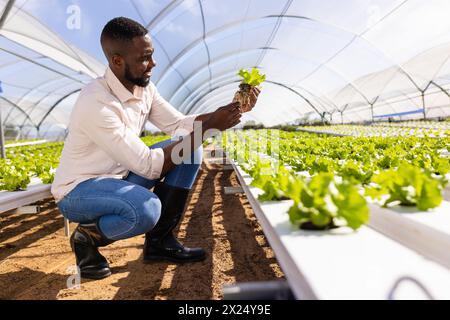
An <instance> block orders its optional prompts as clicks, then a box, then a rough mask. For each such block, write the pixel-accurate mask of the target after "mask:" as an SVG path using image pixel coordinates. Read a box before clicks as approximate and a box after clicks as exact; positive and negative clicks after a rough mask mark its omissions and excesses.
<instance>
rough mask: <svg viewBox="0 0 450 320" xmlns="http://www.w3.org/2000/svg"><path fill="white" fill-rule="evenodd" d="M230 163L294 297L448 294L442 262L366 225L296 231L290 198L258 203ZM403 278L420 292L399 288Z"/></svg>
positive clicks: (245, 179) (244, 178)
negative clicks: (291, 215)
mask: <svg viewBox="0 0 450 320" xmlns="http://www.w3.org/2000/svg"><path fill="white" fill-rule="evenodd" d="M231 163H232V166H233V168H234V170H235V171H236V174H237V176H238V179H239V181H240V183H241V185H242V187H243V189H244V192H245V193H246V195H247V197H248V199H249V202H250V204H251V205H252V207H253V210H254V212H255V214H256V216H257V217H258V219H259V221H260V223H261V225H262V227H263V230H264V233H265V235H266V237H267V239H268V241H269V242H270V244H271V246H272V248H273V250H274V252H275V254H276V256H277V259H278V261H279V263H280V266H281V268H282V269H283V271H284V273H285V274H286V277H287V279H288V281H289V284H290V286H291V289H292V291H293V292H294V294H295V296H296V298H298V299H391V298H401V299H403V298H411V299H420V298H426V297H430V296H433V297H435V298H441V299H445V298H447V299H448V298H449V297H450V289H449V288H450V273H449V272H448V269H446V268H445V267H444V266H442V265H440V264H438V263H435V262H431V261H429V260H427V259H426V258H425V257H423V256H422V255H420V254H418V253H417V252H415V251H413V250H411V249H409V248H407V247H405V246H403V245H402V244H400V243H398V242H396V241H394V240H392V239H390V238H389V237H386V236H384V235H383V234H382V233H379V232H377V231H375V230H373V229H371V228H368V227H364V226H363V227H361V228H360V229H359V230H358V231H356V232H353V231H351V230H350V229H347V228H339V229H335V230H333V231H303V230H300V229H298V228H296V227H294V226H293V225H292V224H291V223H290V222H289V218H288V215H287V210H288V208H289V207H290V206H291V204H292V201H280V202H264V203H261V202H259V201H258V200H257V199H258V195H259V194H261V192H262V191H261V190H259V189H257V188H254V187H250V186H249V185H250V183H251V181H252V179H251V177H250V176H249V175H247V174H246V173H245V172H244V171H242V169H241V168H240V167H239V166H238V165H236V164H235V163H234V162H231ZM403 282H408V284H410V283H413V282H414V283H416V285H418V286H419V287H420V286H422V287H423V288H425V291H424V290H422V289H418V288H417V287H416V288H413V287H410V288H409V290H398V289H399V286H398V285H399V283H403ZM426 291H428V292H427V293H425V292H426ZM397 295H400V297H399V296H397ZM394 296H395V297H394Z"/></svg>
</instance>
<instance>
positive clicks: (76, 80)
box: [0, 48, 83, 83]
mask: <svg viewBox="0 0 450 320" xmlns="http://www.w3.org/2000/svg"><path fill="white" fill-rule="evenodd" d="M0 50H2V51H4V52H6V53H9V54H11V55H13V56H16V57H19V58H20V59H22V60H25V61H28V62H30V63H32V64H35V65H37V66H39V67H41V68H44V69H47V70H49V71H51V72H54V73H57V74H59V75H61V76H63V77H66V78H69V79H71V80H73V81H75V82H80V83H83V81H81V80H78V79H76V78H72V76H69V75H67V74H65V73H62V72H60V71H58V70H55V69H53V68H50V67H48V66H46V65H43V64H41V63H39V62H36V61H33V60H32V59H30V58H27V57H24V56H22V55H20V54H18V53H15V52H12V51H10V50H7V49H5V48H0ZM50 59H51V58H50ZM52 61H54V60H52ZM57 63H58V62H57Z"/></svg>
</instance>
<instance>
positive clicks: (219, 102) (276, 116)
mask: <svg viewBox="0 0 450 320" xmlns="http://www.w3.org/2000/svg"><path fill="white" fill-rule="evenodd" d="M228 91H231V90H228ZM226 92H227V91H225V92H223V93H226ZM216 97H217V96H212V97H209V98H208V99H207V100H205V101H204V102H203V103H202V105H205V104H206V103H208V102H209V101H210V100H211V99H213V98H216ZM216 102H217V105H222V104H225V103H228V102H229V100H228V99H226V98H222V99H219V100H217V101H216ZM203 109H205V108H203ZM297 114H299V113H298V112H297ZM299 115H300V114H299ZM246 116H248V117H251V118H253V119H254V120H256V121H258V122H265V121H264V120H263V118H261V117H258V116H257V115H256V114H246ZM274 119H276V120H277V121H279V122H283V118H282V117H280V116H279V115H277V114H275V116H274Z"/></svg>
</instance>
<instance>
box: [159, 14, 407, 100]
mask: <svg viewBox="0 0 450 320" xmlns="http://www.w3.org/2000/svg"><path fill="white" fill-rule="evenodd" d="M280 17H281V18H283V17H295V18H297V19H305V20H308V21H313V22H317V23H322V24H325V25H327V26H332V27H335V26H333V25H331V24H326V23H323V22H320V21H316V20H313V19H311V18H308V17H303V16H277V15H271V16H265V17H261V18H251V19H241V20H238V21H235V22H232V23H229V24H227V25H224V26H221V27H219V28H216V29H215V30H212V31H210V32H208V34H207V35H206V38H208V37H211V36H214V35H216V34H220V33H221V32H223V31H225V30H227V29H230V28H233V27H235V26H238V25H240V24H241V23H243V22H251V21H256V20H259V19H265V18H280ZM335 28H338V27H335ZM340 30H342V31H344V32H349V33H351V32H350V31H348V30H345V29H340ZM352 34H354V33H352ZM361 39H363V40H365V41H366V42H367V43H369V44H370V45H371V47H374V48H375V46H373V45H372V44H371V43H370V42H368V41H367V40H366V39H364V38H361ZM202 41H204V40H203V38H198V39H196V40H194V41H193V42H191V43H190V44H189V45H188V46H187V47H185V48H184V49H183V50H182V51H181V52H180V53H179V54H178V55H177V56H176V57H175V58H174V59H173V60H172V61H170V60H169V64H168V65H167V66H166V68H165V69H164V70H163V71H162V73H161V76H160V77H159V78H158V80H156V82H155V85H158V84H159V83H160V82H161V81H163V80H164V78H165V77H167V74H168V73H169V71H170V69H171V68H173V69H175V70H176V68H175V67H174V65H175V64H176V63H177V62H178V61H179V60H181V59H182V58H183V57H184V56H185V55H186V54H188V53H189V52H190V51H191V50H193V49H195V48H196V47H197V46H198V45H199V44H201V43H202ZM218 41H220V40H218ZM304 60H305V61H308V62H313V61H310V60H308V59H304ZM315 64H317V65H318V66H319V69H320V67H324V65H321V64H320V63H315ZM397 66H398V65H397ZM399 68H400V67H399ZM326 69H327V70H331V71H332V72H333V73H334V74H335V75H337V76H339V77H340V78H342V79H343V80H345V82H347V85H350V86H352V87H353V88H354V90H355V91H356V92H358V94H360V95H361V96H362V97H363V98H364V99H365V100H366V102H367V103H368V104H370V103H371V102H370V101H369V100H368V99H367V97H366V96H365V94H364V93H363V92H362V90H361V89H360V88H358V87H357V86H356V85H355V84H354V83H353V82H352V81H350V80H349V79H347V78H346V77H345V76H344V75H343V74H341V73H339V72H338V71H337V70H334V69H333V68H330V67H329V66H326ZM317 70H318V69H317ZM303 80H304V79H302V80H300V81H298V83H297V85H298V84H299V83H300V82H301V81H303ZM185 81H186V80H185ZM183 84H184V82H182V84H181V86H182V85H183Z"/></svg>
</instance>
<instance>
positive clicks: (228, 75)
mask: <svg viewBox="0 0 450 320" xmlns="http://www.w3.org/2000/svg"><path fill="white" fill-rule="evenodd" d="M233 76H235V73H234V72H225V73H222V74H221V75H219V76H218V77H217V79H218V81H222V82H223V81H224V80H227V79H228V78H232V77H233ZM227 83H228V82H227V81H225V82H224V83H221V85H227ZM217 85H218V84H217ZM283 85H285V84H284V83H283ZM205 87H206V85H205V84H203V85H201V86H199V87H198V88H197V89H196V91H194V93H195V95H196V97H198V96H199V95H201V94H202V93H201V91H202V90H203V89H204V88H205ZM297 88H299V89H301V90H303V91H305V92H306V93H308V94H309V95H311V96H312V97H313V98H315V99H317V100H319V101H320V99H321V98H320V97H318V96H316V95H315V94H313V93H312V92H310V91H309V90H307V89H305V88H302V87H297ZM203 94H207V92H204V93H203ZM196 97H194V98H191V95H189V96H188V97H186V99H185V102H184V103H183V104H182V105H181V106H180V109H179V110H180V111H183V110H185V109H186V107H187V106H190V105H191V102H192V101H193V100H194V99H195V100H197V99H196ZM200 99H201V98H200ZM188 100H190V101H189V102H188ZM319 104H320V106H321V107H322V108H323V109H324V110H327V109H328V106H326V104H325V106H326V107H324V105H323V104H322V103H319ZM333 107H335V108H337V106H336V105H334V104H333Z"/></svg>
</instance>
